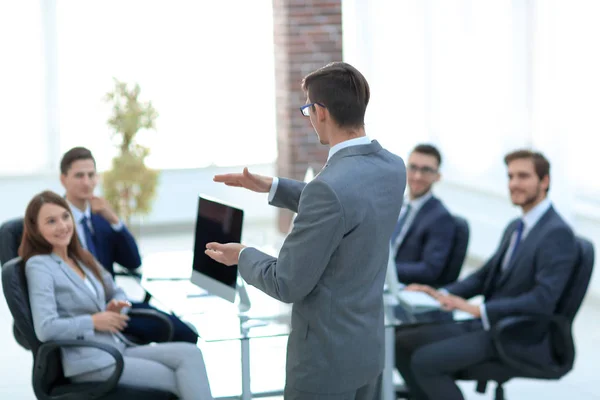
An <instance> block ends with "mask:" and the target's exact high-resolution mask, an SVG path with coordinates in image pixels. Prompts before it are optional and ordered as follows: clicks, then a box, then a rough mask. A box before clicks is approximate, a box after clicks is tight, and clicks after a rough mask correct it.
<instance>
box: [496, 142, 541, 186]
mask: <svg viewBox="0 0 600 400" xmlns="http://www.w3.org/2000/svg"><path fill="white" fill-rule="evenodd" d="M524 159H529V160H531V161H533V167H534V169H535V173H536V175H537V176H538V178H539V179H540V180H542V179H544V177H546V176H547V177H548V178H550V161H548V159H547V158H546V157H545V156H544V155H543V154H542V153H540V152H536V151H531V150H526V149H521V150H515V151H511V152H510V153H508V154H507V155H506V156H504V164H506V166H508V164H509V163H511V162H512V161H514V160H524ZM548 190H550V185H548ZM548 190H546V192H547V191H548Z"/></svg>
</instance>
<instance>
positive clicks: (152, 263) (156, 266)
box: [141, 251, 401, 400]
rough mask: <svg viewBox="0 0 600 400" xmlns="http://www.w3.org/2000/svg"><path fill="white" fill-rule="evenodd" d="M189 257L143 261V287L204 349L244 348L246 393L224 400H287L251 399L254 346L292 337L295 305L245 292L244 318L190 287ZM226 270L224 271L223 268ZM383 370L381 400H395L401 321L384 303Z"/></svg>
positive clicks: (173, 254) (177, 254) (176, 254)
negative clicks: (396, 337) (248, 302)
mask: <svg viewBox="0 0 600 400" xmlns="http://www.w3.org/2000/svg"><path fill="white" fill-rule="evenodd" d="M192 258H193V253H192V252H191V251H169V252H160V253H152V254H149V255H147V256H145V257H144V259H143V274H142V280H141V285H142V287H143V288H144V289H145V290H146V291H147V292H148V293H149V294H151V295H152V298H153V301H158V303H159V304H160V305H161V306H162V307H161V308H162V309H163V310H167V311H170V312H172V313H173V314H175V315H177V316H179V317H181V318H182V319H183V320H184V321H186V322H188V323H190V324H192V325H193V326H194V327H195V328H196V330H197V331H198V332H199V334H200V337H201V340H202V341H204V342H206V343H211V342H225V341H239V342H240V345H241V378H242V379H241V380H242V388H241V389H242V393H241V394H240V395H239V396H228V397H220V399H242V400H248V399H252V398H260V397H271V396H279V395H283V388H281V390H276V391H266V392H260V393H256V392H255V393H252V391H251V387H250V382H251V373H250V340H251V339H261V338H262V339H268V338H276V337H284V336H287V335H289V333H290V321H291V318H290V317H291V305H289V304H284V303H282V302H280V301H278V300H275V299H273V298H271V297H269V296H267V295H266V294H264V293H262V292H260V291H259V290H258V289H256V288H254V287H251V286H247V290H248V295H249V297H250V300H251V302H252V306H251V308H250V310H249V311H247V312H240V311H239V309H238V307H237V305H236V304H232V303H230V302H228V301H226V300H223V299H221V298H220V297H216V296H212V295H210V294H209V293H207V292H206V291H204V290H203V289H201V288H199V287H198V286H196V285H194V284H192V283H191V282H190V281H189V278H190V276H191V271H192V267H191V266H192ZM224 268H226V267H224ZM386 304H388V305H387V306H386V307H385V346H386V349H385V367H384V372H383V376H382V390H381V399H382V400H394V399H395V390H394V384H393V371H394V332H395V327H396V326H398V325H400V324H401V321H400V320H398V319H397V318H396V317H395V316H394V306H396V304H397V303H394V302H393V301H391V300H390V299H389V298H386Z"/></svg>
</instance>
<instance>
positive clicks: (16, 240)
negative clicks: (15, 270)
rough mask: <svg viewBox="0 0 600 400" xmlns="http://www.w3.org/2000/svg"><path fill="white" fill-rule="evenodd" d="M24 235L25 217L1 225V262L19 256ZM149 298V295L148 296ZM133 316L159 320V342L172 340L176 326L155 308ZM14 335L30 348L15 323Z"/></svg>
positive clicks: (132, 311)
mask: <svg viewBox="0 0 600 400" xmlns="http://www.w3.org/2000/svg"><path fill="white" fill-rule="evenodd" d="M22 236H23V218H14V219H11V220H9V221H6V222H5V223H3V224H2V225H1V226H0V264H1V265H2V266H4V265H5V264H6V263H8V262H9V261H10V260H13V259H15V258H17V257H18V251H19V246H20V245H21V238H22ZM146 297H147V298H148V295H147V296H146ZM128 315H129V316H131V317H136V318H149V319H154V320H159V321H160V323H161V324H163V325H165V327H166V328H165V330H164V332H165V336H164V337H161V338H158V341H159V342H170V341H172V340H173V335H174V327H173V323H172V322H171V320H169V318H167V317H166V316H164V315H162V314H161V313H159V312H156V311H154V310H145V309H141V310H138V309H131V310H129V313H128ZM13 335H14V337H15V340H16V341H17V343H19V345H21V347H23V348H25V349H27V350H30V349H29V347H27V346H28V342H27V340H25V338H24V336H23V334H21V332H19V329H18V328H17V326H16V325H15V324H13ZM126 338H127V339H128V340H130V341H131V342H132V343H135V344H146V343H145V342H143V341H142V340H140V339H138V338H137V337H135V336H131V335H126Z"/></svg>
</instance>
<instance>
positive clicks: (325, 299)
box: [238, 141, 406, 393]
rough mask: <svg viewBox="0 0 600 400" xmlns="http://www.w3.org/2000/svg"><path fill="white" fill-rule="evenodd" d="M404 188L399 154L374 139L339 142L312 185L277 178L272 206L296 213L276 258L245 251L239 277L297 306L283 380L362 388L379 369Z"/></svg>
mask: <svg viewBox="0 0 600 400" xmlns="http://www.w3.org/2000/svg"><path fill="white" fill-rule="evenodd" d="M405 185H406V170H405V167H404V162H403V161H402V159H401V158H399V157H397V156H395V155H393V154H391V153H390V152H388V151H387V150H384V149H383V148H382V147H381V145H379V143H377V142H376V141H373V142H371V144H368V145H359V146H352V147H347V148H344V149H342V150H340V151H338V152H337V153H335V154H334V155H333V156H332V157H331V158H330V160H329V161H328V164H327V165H326V166H325V168H324V169H323V170H322V171H321V172H320V173H319V174H318V175H317V176H316V177H315V179H314V180H312V181H311V182H310V183H308V184H304V183H302V182H298V181H293V180H289V179H280V180H279V184H278V186H277V191H276V193H275V196H274V198H273V201H272V203H271V204H272V205H275V206H278V207H285V208H288V209H290V210H292V211H295V212H297V213H298V215H297V216H296V219H295V221H294V227H293V229H292V232H291V233H290V234H289V235H288V237H287V238H286V240H285V242H284V244H283V247H282V248H281V251H280V254H279V258H278V259H277V258H273V257H271V256H269V255H267V254H264V253H262V252H260V251H258V250H256V249H254V248H247V249H245V250H244V251H243V252H242V254H241V255H240V259H239V263H238V267H239V271H240V274H241V275H242V277H243V278H244V279H245V280H246V281H247V282H248V283H249V284H251V285H253V286H256V287H257V288H259V289H261V290H262V291H264V292H265V293H267V294H269V295H270V296H272V297H274V298H276V299H279V300H281V301H283V302H286V303H293V308H292V331H291V333H290V337H289V341H288V351H287V367H286V370H287V382H286V384H287V385H291V387H293V388H295V389H297V390H299V391H303V392H309V393H341V392H346V391H352V390H355V389H358V388H359V387H361V386H364V385H365V384H367V383H369V382H370V381H372V380H373V379H375V378H376V377H377V376H378V375H379V374H380V373H381V371H382V370H383V362H384V323H383V284H384V280H385V274H386V268H387V262H388V251H389V241H390V236H391V234H392V231H393V229H394V225H395V223H396V220H397V218H398V214H399V213H400V207H401V206H402V199H403V194H404V189H405Z"/></svg>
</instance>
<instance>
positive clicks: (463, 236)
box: [436, 215, 469, 287]
mask: <svg viewBox="0 0 600 400" xmlns="http://www.w3.org/2000/svg"><path fill="white" fill-rule="evenodd" d="M453 218H454V223H455V224H456V231H455V233H454V243H453V245H452V250H451V252H450V257H449V258H448V264H447V265H446V268H444V272H443V273H442V275H441V276H440V278H439V279H438V281H437V282H436V286H439V287H441V286H445V285H448V284H450V283H452V282H455V281H456V280H457V279H458V277H459V275H460V271H461V270H462V266H463V263H464V262H465V257H466V256H467V247H468V246H469V223H468V222H467V220H466V219H464V218H463V217H460V216H458V215H453Z"/></svg>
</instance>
